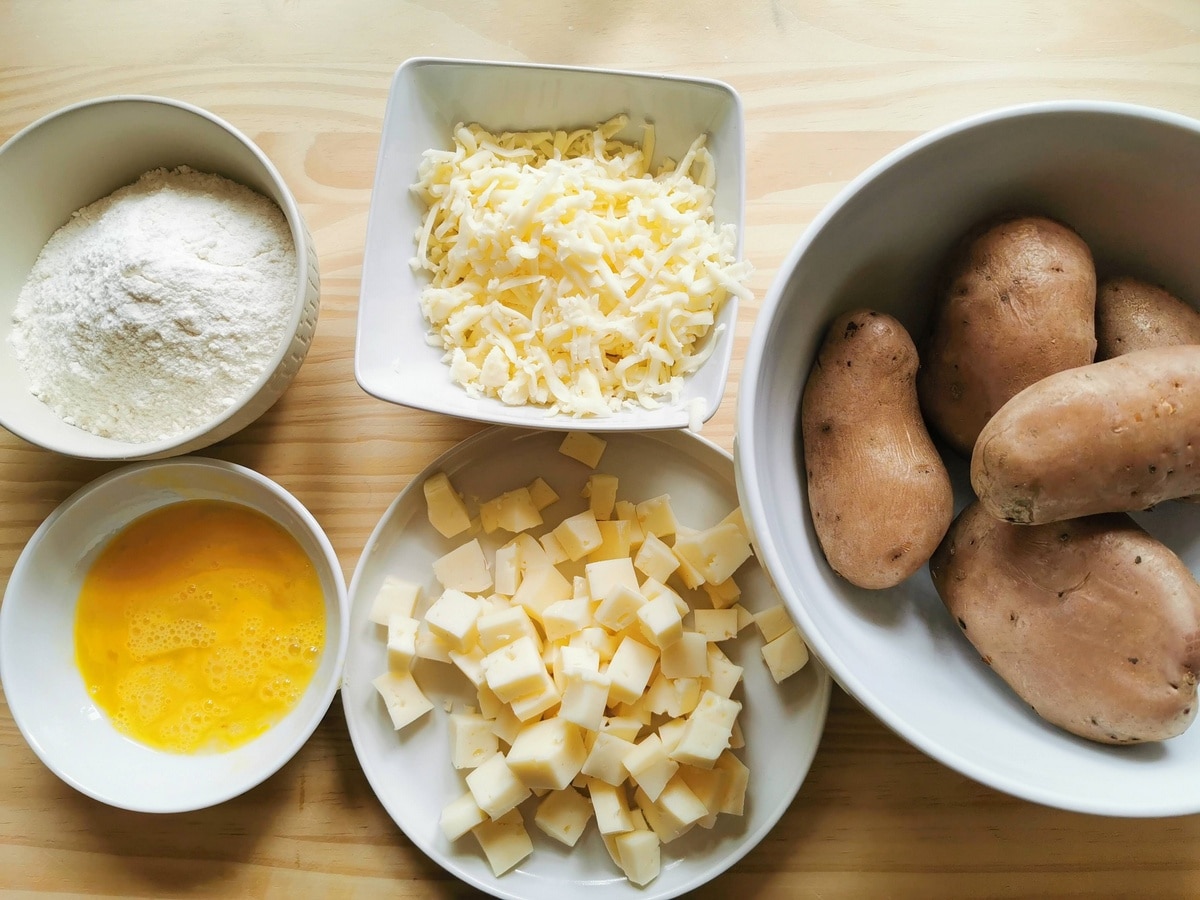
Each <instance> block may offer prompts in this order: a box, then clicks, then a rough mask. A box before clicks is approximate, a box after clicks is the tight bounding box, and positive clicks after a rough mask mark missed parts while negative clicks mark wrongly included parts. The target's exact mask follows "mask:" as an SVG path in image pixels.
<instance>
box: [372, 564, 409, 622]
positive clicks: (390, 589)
mask: <svg viewBox="0 0 1200 900" xmlns="http://www.w3.org/2000/svg"><path fill="white" fill-rule="evenodd" d="M420 599H421V586H420V585H418V584H413V583H412V582H410V581H405V580H404V579H402V578H397V577H396V576H394V575H388V576H386V577H385V578H384V579H383V584H382V585H380V587H379V591H378V592H377V593H376V594H375V599H374V600H373V601H372V602H371V612H370V613H369V614H368V616H367V618H369V619H370V620H371V621H372V622H374V623H376V624H377V625H387V624H388V620H389V619H390V618H391V617H392V616H404V617H406V618H412V617H414V616H415V615H416V609H417V602H418V601H419V600H420Z"/></svg>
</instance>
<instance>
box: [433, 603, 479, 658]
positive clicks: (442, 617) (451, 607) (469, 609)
mask: <svg viewBox="0 0 1200 900" xmlns="http://www.w3.org/2000/svg"><path fill="white" fill-rule="evenodd" d="M478 618H479V601H478V600H476V599H475V598H474V597H472V596H471V595H470V594H465V593H463V592H462V591H459V590H455V589H454V588H447V589H446V590H444V591H443V592H442V595H441V596H440V597H438V598H437V599H436V600H435V601H433V605H432V606H431V607H429V609H428V610H427V611H426V613H425V624H426V625H428V626H429V630H430V631H432V632H433V633H434V634H436V635H437V636H438V637H440V638H441V639H442V641H443V642H445V644H446V646H448V647H449V648H450V649H451V650H457V651H458V652H460V653H462V652H464V651H466V650H469V649H470V648H471V646H472V645H473V644H474V643H475V635H476V631H475V621H476V620H477V619H478Z"/></svg>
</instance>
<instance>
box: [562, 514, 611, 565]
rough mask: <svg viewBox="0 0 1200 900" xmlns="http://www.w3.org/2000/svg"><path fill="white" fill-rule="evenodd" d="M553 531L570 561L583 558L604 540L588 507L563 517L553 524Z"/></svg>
mask: <svg viewBox="0 0 1200 900" xmlns="http://www.w3.org/2000/svg"><path fill="white" fill-rule="evenodd" d="M553 533H554V536H555V537H556V538H558V542H559V544H561V545H562V548H563V551H564V552H565V553H566V554H567V558H568V559H570V560H572V561H574V560H579V559H583V558H584V557H585V556H587V555H588V554H589V553H591V552H592V551H593V550H595V549H596V548H597V547H599V546H600V544H601V543H602V542H603V540H604V539H603V537H601V535H600V526H599V525H597V524H596V517H595V516H594V515H593V514H592V511H591V510H590V509H585V510H584V511H583V512H581V513H576V514H575V515H573V516H568V517H567V518H565V519H563V520H562V521H561V522H559V523H558V525H556V526H555V528H554V532H553Z"/></svg>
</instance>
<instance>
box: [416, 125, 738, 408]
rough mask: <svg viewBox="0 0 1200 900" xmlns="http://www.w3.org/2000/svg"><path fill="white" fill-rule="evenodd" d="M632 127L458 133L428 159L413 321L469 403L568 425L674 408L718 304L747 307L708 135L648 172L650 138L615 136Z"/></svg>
mask: <svg viewBox="0 0 1200 900" xmlns="http://www.w3.org/2000/svg"><path fill="white" fill-rule="evenodd" d="M626 124H627V118H626V117H625V116H617V117H615V118H613V119H611V120H609V121H608V122H605V123H603V124H600V125H597V126H596V127H594V128H585V129H579V130H576V131H572V132H567V131H531V132H504V133H502V134H498V135H497V134H490V133H489V132H487V131H485V130H484V129H482V128H481V127H479V126H478V125H459V126H457V127H456V128H455V129H454V149H453V150H427V151H426V152H425V154H424V156H423V158H422V161H421V165H420V168H419V171H418V177H419V180H418V182H417V184H415V185H413V190H414V192H415V193H416V194H417V196H419V197H420V198H421V200H422V201H423V202H424V203H425V205H426V206H427V210H428V211H427V213H426V215H425V219H424V222H423V223H422V225H421V227H420V228H419V229H418V230H417V232H416V236H415V240H416V245H417V253H416V256H415V257H414V259H413V260H412V265H413V267H414V269H416V270H418V271H425V272H428V273H429V283H428V284H427V285H426V286H425V288H424V289H423V290H422V293H421V297H420V305H421V312H422V314H423V315H424V316H425V318H426V320H427V321H428V322H429V324H430V326H431V332H430V335H429V341H430V343H432V344H434V345H435V346H438V347H441V348H442V349H443V350H444V351H445V356H444V361H445V362H447V363H448V364H449V369H450V375H451V377H452V378H453V379H454V380H455V381H456V382H458V383H459V384H461V385H462V386H463V387H464V388H465V389H466V391H467V392H468V393H469V394H471V395H472V396H488V397H495V398H497V399H499V400H500V401H501V402H503V403H506V404H509V405H526V404H532V405H538V406H545V407H546V408H547V411H548V413H564V414H568V415H572V416H606V415H610V414H611V413H613V412H616V411H618V410H620V409H622V408H627V407H632V406H641V407H645V408H649V409H655V408H658V407H659V406H661V405H663V404H666V403H672V402H675V401H676V400H677V399H678V398H679V395H680V393H681V391H682V389H683V377H684V376H686V375H688V374H690V373H691V372H694V371H695V370H696V369H698V368H699V367H700V366H701V365H702V364H703V363H704V361H705V360H706V359H707V358H708V356H709V355H710V354H711V353H712V350H713V347H714V346H715V344H716V340H715V338H716V337H717V335H718V333H719V331H717V330H714V329H713V325H714V322H715V321H716V316H717V313H718V311H719V309H720V307H721V304H722V303H723V302H724V301H725V299H726V298H727V297H728V296H729V295H730V294H733V295H736V296H738V297H741V298H743V299H749V298H750V297H751V294H750V292H749V291H748V290H747V289H746V288H745V286H744V282H745V280H746V279H747V278H748V277H749V275H750V272H751V267H750V265H749V263H748V262H745V261H741V262H739V261H738V260H737V255H736V247H737V244H736V240H737V235H736V233H735V229H734V227H733V226H732V225H726V226H723V227H718V226H717V225H716V224H715V222H714V218H713V209H712V201H713V185H714V182H715V172H714V167H713V160H712V156H711V154H710V153H709V152H708V149H707V147H706V146H705V136H704V135H701V136H700V137H698V138H697V139H696V140H695V141H694V142H693V143H692V145H691V147H690V148H689V149H688V151H687V153H686V154H684V156H683V157H682V159H680V161H679V162H678V164H675V163H674V162H673V161H671V160H666V161H664V163H663V164H662V166H660V167H659V169H658V170H657V171H656V172H653V173H652V172H651V171H650V157H651V155H652V154H653V146H654V131H653V126H651V125H646V126H645V136H644V138H643V141H642V144H641V145H640V146H639V145H638V144H637V143H630V142H625V141H620V140H617V139H616V138H615V136H616V135H617V134H618V133H619V132H620V131H621V130H622V129H623V128H624V127H625V126H626ZM719 327H720V326H718V328H719ZM710 331H712V332H713V334H712V338H713V339H712V340H709V341H707V342H703V339H704V337H705V336H706V335H708V334H709V333H710Z"/></svg>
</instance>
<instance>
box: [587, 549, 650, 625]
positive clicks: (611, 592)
mask: <svg viewBox="0 0 1200 900" xmlns="http://www.w3.org/2000/svg"><path fill="white" fill-rule="evenodd" d="M625 562H629V560H628V559H626V560H625ZM596 565H600V564H599V563H597V564H596ZM631 571H632V567H631ZM635 584H636V582H635ZM600 596H602V597H603V598H604V599H603V600H601V601H600V604H599V605H598V606H597V607H596V609H595V611H593V613H592V618H593V619H595V620H596V622H597V623H598V624H600V625H603V626H604V627H605V628H607V629H608V630H609V631H612V632H618V631H624V630H625V629H626V628H629V627H630V626H632V625H634V624H635V623H636V622H637V621H638V611H639V610H640V609H641V608H642V607H643V606H645V605H646V598H645V597H643V596H642V595H641V593H640V592H639V591H638V590H637V589H636V588H630V587H627V586H626V585H624V584H614V585H613V586H612V587H611V588H609V589H608V591H607V592H606V593H604V594H601V595H600Z"/></svg>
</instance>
